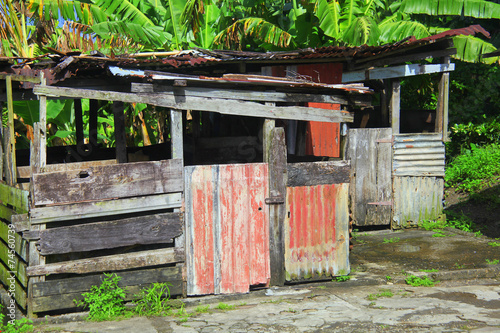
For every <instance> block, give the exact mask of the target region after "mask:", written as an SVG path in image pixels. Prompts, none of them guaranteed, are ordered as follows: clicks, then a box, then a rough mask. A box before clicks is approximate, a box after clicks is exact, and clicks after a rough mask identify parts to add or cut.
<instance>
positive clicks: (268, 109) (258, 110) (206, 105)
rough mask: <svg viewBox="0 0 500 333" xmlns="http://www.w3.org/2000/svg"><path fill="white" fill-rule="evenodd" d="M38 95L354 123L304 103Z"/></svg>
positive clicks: (61, 92) (53, 90) (62, 91)
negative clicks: (296, 104) (279, 104)
mask: <svg viewBox="0 0 500 333" xmlns="http://www.w3.org/2000/svg"><path fill="white" fill-rule="evenodd" d="M33 91H34V92H35V93H36V94H40V95H44V94H45V95H50V96H61V97H72V98H98V99H102V100H107V101H122V102H126V103H146V104H150V105H156V106H162V107H166V108H171V109H178V110H194V111H210V112H218V113H222V114H232V115H238V116H252V117H260V118H271V119H273V118H274V119H296V120H312V121H324V122H353V121H354V116H353V115H352V114H350V113H348V112H345V111H337V110H325V109H318V108H308V107H302V106H268V105H262V104H260V103H257V102H247V101H238V100H226V99H221V98H204V97H191V96H158V95H157V94H134V93H121V92H111V91H105V92H104V91H99V90H90V89H76V88H63V87H42V86H36V87H35V88H34V90H33Z"/></svg>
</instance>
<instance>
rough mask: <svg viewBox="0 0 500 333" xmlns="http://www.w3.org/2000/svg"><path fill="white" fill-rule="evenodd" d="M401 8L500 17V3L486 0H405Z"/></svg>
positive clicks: (405, 10)
mask: <svg viewBox="0 0 500 333" xmlns="http://www.w3.org/2000/svg"><path fill="white" fill-rule="evenodd" d="M401 9H402V10H403V11H404V12H405V13H410V14H427V15H453V16H457V15H458V16H462V15H463V16H467V17H474V18H480V19H492V18H494V19H500V4H497V3H494V2H491V1H486V0H403V3H402V7H401Z"/></svg>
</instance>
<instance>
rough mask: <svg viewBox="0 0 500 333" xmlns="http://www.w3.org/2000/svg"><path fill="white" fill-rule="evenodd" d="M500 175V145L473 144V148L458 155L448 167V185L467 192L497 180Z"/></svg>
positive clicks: (446, 179)
mask: <svg viewBox="0 0 500 333" xmlns="http://www.w3.org/2000/svg"><path fill="white" fill-rule="evenodd" d="M499 175H500V145H498V144H491V145H488V146H485V147H479V146H476V145H475V144H471V149H470V150H467V151H465V152H464V153H462V154H461V155H459V156H457V157H456V158H455V159H454V160H453V161H452V162H451V163H449V165H448V167H447V169H446V175H445V181H446V185H447V186H452V187H456V188H458V189H460V190H463V191H465V192H474V191H477V190H478V189H480V188H481V187H482V186H484V185H488V184H489V183H491V182H493V181H495V180H496V179H497V178H498V177H499Z"/></svg>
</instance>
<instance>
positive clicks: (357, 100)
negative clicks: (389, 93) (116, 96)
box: [131, 83, 371, 106]
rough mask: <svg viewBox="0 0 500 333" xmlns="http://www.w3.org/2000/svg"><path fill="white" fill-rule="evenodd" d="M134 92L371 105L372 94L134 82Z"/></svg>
mask: <svg viewBox="0 0 500 333" xmlns="http://www.w3.org/2000/svg"><path fill="white" fill-rule="evenodd" d="M131 91H132V92H135V93H159V94H162V95H163V94H165V95H178V96H193V97H208V98H222V99H235V100H245V101H256V102H274V103H276V102H278V103H279V102H285V103H305V102H315V103H334V104H342V105H359V106H362V105H366V106H368V105H371V103H370V101H371V96H370V95H369V94H363V95H351V96H349V95H326V94H309V93H293V94H290V93H286V92H277V91H257V90H255V91H254V90H238V89H214V88H203V87H189V86H188V87H172V86H167V85H159V84H151V83H132V89H131Z"/></svg>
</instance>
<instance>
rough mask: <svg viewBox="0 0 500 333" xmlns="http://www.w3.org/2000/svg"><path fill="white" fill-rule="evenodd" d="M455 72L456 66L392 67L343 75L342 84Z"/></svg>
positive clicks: (415, 65) (417, 65) (419, 65)
mask: <svg viewBox="0 0 500 333" xmlns="http://www.w3.org/2000/svg"><path fill="white" fill-rule="evenodd" d="M454 70H455V64H425V65H421V64H410V65H401V66H392V67H379V68H372V69H366V70H360V71H355V72H346V73H343V74H342V83H351V82H363V81H368V80H379V79H392V78H400V77H408V76H414V75H422V74H432V73H443V72H450V71H454Z"/></svg>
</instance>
